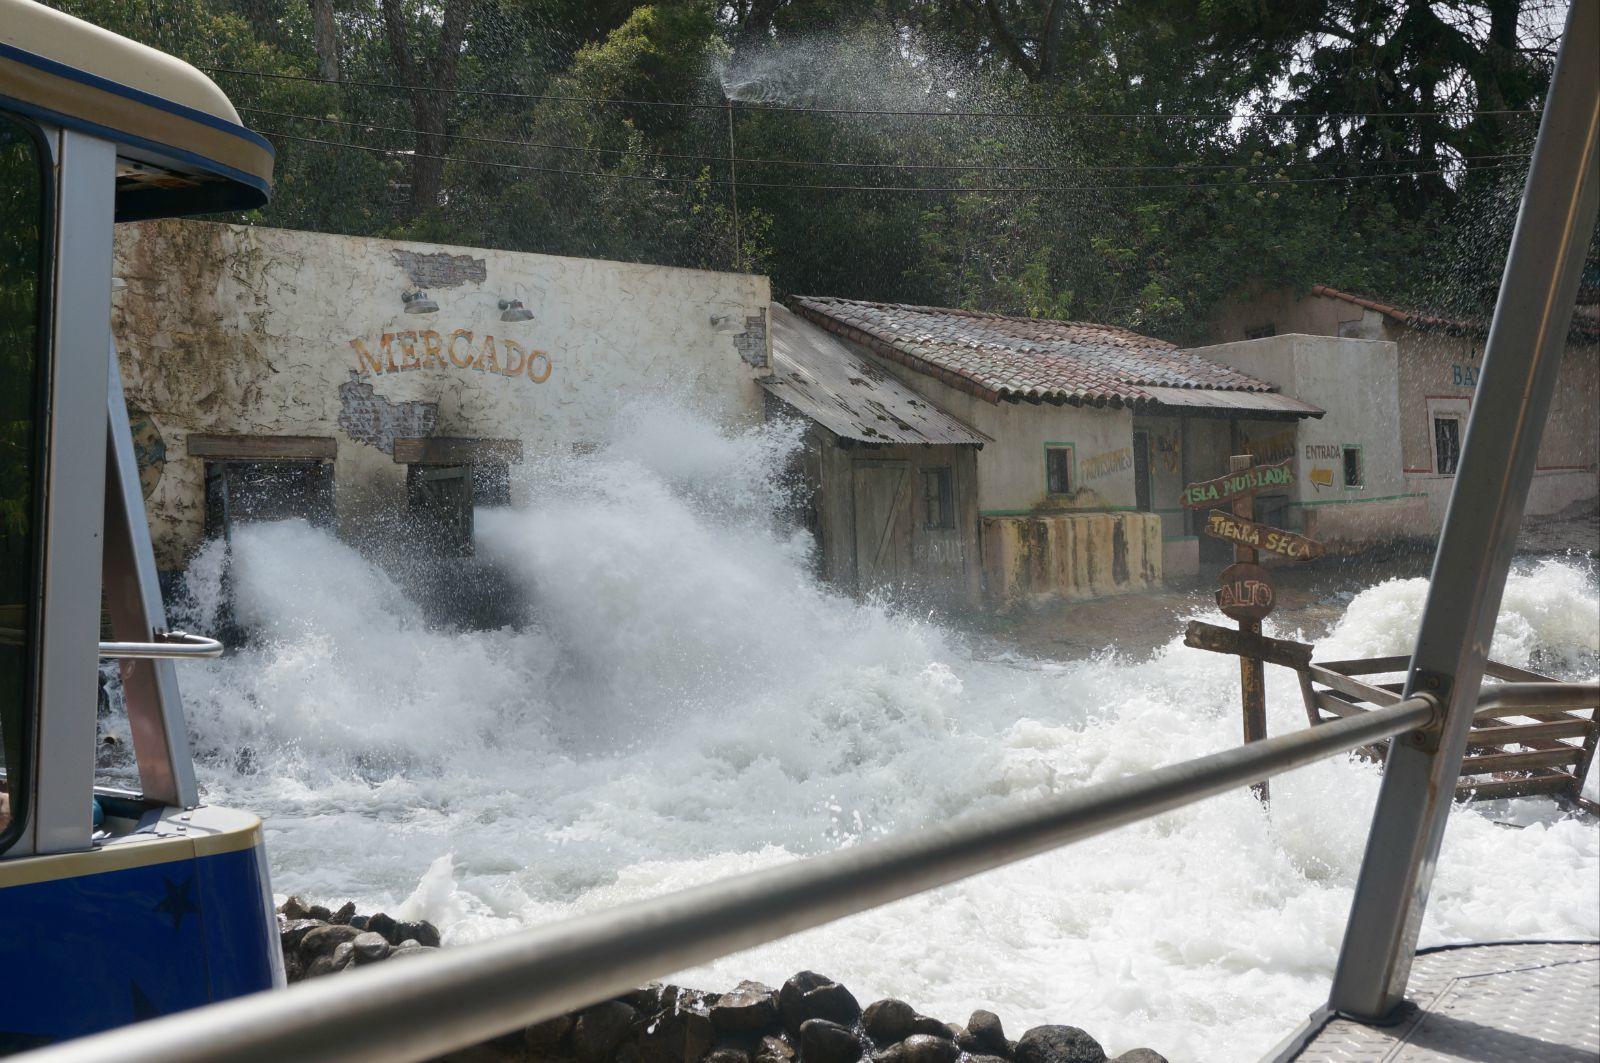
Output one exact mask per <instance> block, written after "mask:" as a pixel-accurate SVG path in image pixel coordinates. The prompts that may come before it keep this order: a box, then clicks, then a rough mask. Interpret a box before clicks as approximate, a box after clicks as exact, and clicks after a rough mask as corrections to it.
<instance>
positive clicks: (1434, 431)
mask: <svg viewBox="0 0 1600 1063" xmlns="http://www.w3.org/2000/svg"><path fill="white" fill-rule="evenodd" d="M1465 420H1466V418H1465V417H1463V416H1462V415H1461V414H1460V413H1457V412H1456V411H1454V410H1429V411H1428V446H1429V447H1430V448H1431V449H1432V450H1433V471H1434V474H1435V475H1437V476H1454V475H1455V474H1456V472H1457V470H1459V469H1460V468H1461V447H1462V445H1463V444H1464V443H1465V442H1466V440H1465V438H1464V437H1465V436H1466V430H1465V428H1464V427H1463V425H1462V422H1463V421H1465ZM1440 421H1453V422H1455V426H1456V448H1455V454H1453V455H1452V458H1453V460H1452V462H1451V464H1450V468H1448V469H1445V468H1442V467H1441V466H1442V465H1443V464H1444V463H1443V462H1442V461H1441V460H1440V457H1439V422H1440Z"/></svg>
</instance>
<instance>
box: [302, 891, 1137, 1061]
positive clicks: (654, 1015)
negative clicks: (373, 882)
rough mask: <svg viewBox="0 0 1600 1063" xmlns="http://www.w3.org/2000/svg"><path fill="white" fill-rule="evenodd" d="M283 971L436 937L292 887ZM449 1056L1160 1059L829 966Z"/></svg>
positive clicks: (564, 1023)
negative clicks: (946, 1003) (876, 996)
mask: <svg viewBox="0 0 1600 1063" xmlns="http://www.w3.org/2000/svg"><path fill="white" fill-rule="evenodd" d="M278 911H279V921H278V926H279V933H280V936H281V940H282V942H283V956H284V967H285V969H286V970H287V971H288V974H289V981H291V982H298V981H302V980H304V979H307V978H315V977H320V976H322V975H326V974H333V973H335V972H337V971H341V970H344V969H345V968H347V967H358V966H363V965H366V964H369V963H378V962H381V961H387V960H391V959H394V958H397V957H401V956H414V955H421V954H423V953H426V952H428V951H430V950H432V949H435V948H438V947H439V932H438V930H437V929H436V928H434V926H433V925H432V924H430V923H425V922H414V923H407V922H398V921H396V920H395V919H393V918H391V917H390V916H388V915H385V914H383V913H381V912H380V913H378V914H375V915H370V916H362V915H357V914H356V912H355V906H354V905H350V904H347V905H345V906H344V907H343V908H340V909H338V910H337V911H332V910H330V909H328V908H324V907H321V906H317V905H309V906H308V905H306V904H305V903H304V902H302V901H300V900H299V899H298V898H295V897H291V898H289V900H288V901H287V902H285V904H284V906H283V907H282V908H280V909H279V910H278ZM445 1058H446V1059H447V1060H449V1061H450V1063H1166V1060H1165V1059H1164V1058H1163V1057H1162V1056H1160V1055H1158V1054H1157V1053H1156V1052H1154V1051H1152V1050H1151V1049H1148V1048H1136V1049H1134V1050H1132V1051H1130V1052H1126V1053H1124V1054H1123V1055H1120V1056H1117V1057H1114V1058H1113V1057H1110V1056H1107V1055H1106V1053H1105V1050H1104V1049H1102V1048H1101V1047H1100V1043H1099V1042H1098V1041H1096V1040H1095V1039H1094V1038H1093V1037H1091V1036H1090V1035H1089V1034H1088V1033H1086V1032H1085V1031H1083V1030H1080V1029H1078V1028H1077V1027H1076V1026H1036V1027H1034V1028H1033V1029H1031V1030H1027V1031H1025V1032H1024V1033H1023V1034H1022V1036H1021V1037H1019V1038H1018V1039H1017V1040H1015V1041H1013V1040H1010V1039H1009V1038H1008V1037H1007V1036H1006V1032H1005V1029H1004V1027H1002V1025H1001V1023H1000V1018H999V1016H997V1015H996V1014H994V1012H992V1011H983V1010H979V1011H974V1012H973V1013H972V1014H971V1015H970V1016H969V1017H968V1018H967V1021H966V1023H965V1024H961V1023H950V1022H943V1021H941V1020H939V1019H936V1018H934V1017H932V1016H929V1015H924V1014H922V1013H921V1012H919V1011H917V1009H916V1008H914V1007H913V1006H912V1005H910V1004H908V1003H906V1002H905V1001H903V1000H894V999H887V1000H878V1001H874V1002H872V1003H870V1004H868V1005H867V1006H866V1007H862V1005H861V1003H860V1001H859V1000H857V998H856V996H855V994H853V993H851V992H850V990H849V989H847V988H846V987H845V986H843V985H841V984H839V983H838V982H836V981H834V980H833V979H831V978H829V977H827V976H826V975H822V974H818V973H816V972H815V971H801V972H800V973H798V974H796V975H795V976H794V977H793V978H790V979H789V980H788V981H786V982H784V983H783V985H782V986H779V987H778V988H776V989H774V988H772V987H771V986H766V985H762V984H761V983H760V982H740V983H739V984H738V985H737V986H735V987H734V988H733V989H732V990H730V991H728V992H726V993H705V992H701V991H699V990H695V989H684V988H681V987H679V986H672V985H649V986H645V987H643V988H642V989H635V990H633V991H631V992H628V993H624V994H623V995H621V996H619V997H617V998H616V999H614V1000H608V1001H603V1002H601V1003H599V1004H595V1005H592V1006H590V1007H587V1008H584V1009H583V1010H581V1011H577V1012H573V1013H572V1014H570V1015H560V1016H557V1017H556V1018H554V1019H550V1020H548V1021H546V1022H542V1023H539V1024H537V1025H535V1026H529V1027H528V1028H526V1029H525V1030H522V1031H519V1032H517V1033H514V1034H508V1035H506V1036H504V1037H498V1038H495V1039H494V1040H492V1041H487V1042H485V1043H483V1044H481V1045H477V1046H475V1047H473V1048H469V1049H464V1050H462V1051H460V1052H456V1053H453V1054H451V1055H450V1056H448V1057H445Z"/></svg>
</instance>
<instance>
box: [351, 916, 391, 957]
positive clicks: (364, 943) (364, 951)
mask: <svg viewBox="0 0 1600 1063" xmlns="http://www.w3.org/2000/svg"><path fill="white" fill-rule="evenodd" d="M350 925H351V926H355V924H354V923H351V924H350ZM350 947H351V948H352V949H353V950H354V951H355V960H356V963H357V964H366V963H377V962H378V961H379V960H387V959H388V958H389V953H391V952H393V951H394V946H392V945H390V944H389V942H388V941H386V940H385V939H384V936H383V935H382V934H374V933H373V932H372V931H370V930H363V931H361V933H359V934H357V935H356V936H355V937H353V938H351V939H350Z"/></svg>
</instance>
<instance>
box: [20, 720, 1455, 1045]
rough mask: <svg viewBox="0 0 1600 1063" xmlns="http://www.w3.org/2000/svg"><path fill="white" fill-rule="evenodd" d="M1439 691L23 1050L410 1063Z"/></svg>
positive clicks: (1304, 749)
mask: <svg viewBox="0 0 1600 1063" xmlns="http://www.w3.org/2000/svg"><path fill="white" fill-rule="evenodd" d="M1440 722H1441V716H1440V710H1439V703H1438V701H1437V700H1436V699H1435V698H1433V697H1432V696H1431V695H1427V694H1423V695H1419V696H1417V697H1412V698H1407V699H1405V700H1403V701H1400V702H1397V703H1395V704H1393V705H1387V706H1384V707H1383V708H1379V709H1375V710H1373V711H1372V712H1368V713H1363V714H1361V715H1359V716H1350V717H1346V718H1344V719H1339V720H1334V721H1331V722H1329V723H1325V724H1322V725H1320V726H1317V727H1313V728H1308V729H1306V730H1303V731H1297V732H1294V733H1292V734H1286V735H1280V736H1278V737H1276V738H1269V739H1265V740H1263V741H1260V742H1253V743H1251V744H1249V745H1245V746H1239V747H1235V748H1232V749H1227V750H1224V751H1222V752H1220V753H1213V754H1210V755H1209V756H1204V757H1199V758H1197V759H1195V760H1189V761H1184V762H1182V763H1178V764H1171V765H1167V766H1165V767H1160V768H1156V769H1154V770H1152V771H1148V772H1145V773H1143V774H1140V775H1132V776H1126V777H1124V778H1120V779H1114V780H1111V781H1109V782H1102V783H1097V784H1095V785H1092V786H1086V787H1083V788H1082V789H1079V790H1075V791H1073V792H1071V793H1067V794H1062V795H1059V796H1056V797H1050V798H1045V799H1043V800H1039V801H1034V802H1030V803H1029V804H1028V805H1026V806H1024V807H1022V808H1019V809H1018V808H1014V809H1004V810H998V811H994V812H988V813H983V814H979V815H973V816H968V817H964V818H962V819H960V820H958V821H956V822H953V823H948V824H941V825H939V826H935V827H930V828H927V829H925V830H922V831H919V832H917V833H915V834H910V835H905V836H902V837H896V838H889V839H886V840H884V841H879V842H873V843H869V844H866V845H861V846H857V847H855V848H851V849H841V850H837V851H835V852H831V853H827V854H824V855H822V856H815V857H811V858H809V859H806V860H801V861H798V862H796V863H792V864H785V865H783V866H781V867H775V868H770V869H768V870H765V871H757V872H754V873H752V874H747V875H738V876H734V877H731V878H725V879H721V880H718V881H716V882H712V883H709V884H707V885H704V886H698V887H695V888H693V889H688V890H682V891H680V892H677V893H671V894H668V895H666V896H664V897H657V898H654V899H652V900H647V901H641V902H639V903H636V904H630V905H625V906H622V907H619V908H613V909H611V910H609V911H605V912H599V913H596V914H594V915H589V916H584V917H581V918H578V919H570V920H566V921H563V922H560V923H555V924H553V925H550V926H545V927H538V928H535V929H532V930H525V931H522V932H521V933H517V934H513V935H509V936H507V937H504V938H499V939H497V940H493V941H487V942H483V943H480V944H475V945H466V946H462V947H459V948H451V949H445V950H441V951H440V952H438V953H436V954H434V955H431V956H428V957H425V958H417V959H413V960H407V961H406V962H404V963H385V964H378V965H375V966H370V967H363V968H361V969H359V970H354V971H349V972H346V973H342V974H340V975H339V976H338V977H337V978H328V979H318V980H316V981H315V982H302V983H299V984H296V985H293V986H290V987H289V988H288V989H286V990H280V991H269V992H264V993H257V994H253V995H251V996H247V997H241V998H238V999H236V1000H232V1001H228V1002H226V1003H222V1004H216V1005H213V1006H210V1007H206V1008H200V1009H197V1010H194V1011H189V1012H184V1013H182V1014H179V1015H173V1016H169V1017H167V1018H161V1019H154V1020H151V1021H149V1022H144V1023H139V1024H136V1025H134V1026H131V1027H126V1028H124V1029H120V1030H114V1031H110V1032H107V1033H103V1034H97V1035H95V1036H92V1037H86V1038H83V1039H81V1040H76V1041H69V1042H67V1043H65V1044H63V1045H60V1046H57V1047H54V1048H48V1049H44V1050H42V1051H40V1052H37V1053H34V1054H31V1055H27V1056H25V1057H18V1058H19V1059H24V1058H25V1059H27V1060H34V1061H37V1063H51V1061H53V1063H62V1061H67V1060H71V1061H75V1063H113V1061H115V1063H211V1061H215V1060H219V1059H227V1060H236V1061H261V1063H269V1061H270V1063H278V1061H280V1060H285V1059H292V1060H296V1061H299V1063H316V1061H319V1060H327V1061H329V1063H332V1061H335V1060H338V1061H342V1063H349V1061H353V1060H368V1061H374V1063H378V1061H387V1063H395V1061H410V1060H421V1059H428V1058H430V1057H433V1056H438V1055H442V1054H444V1053H446V1052H452V1051H456V1050H458V1049H461V1048H465V1047H468V1046H470V1045H474V1044H477V1043H479V1042H482V1041H485V1040H487V1039H489V1038H491V1037H495V1036H498V1035H500V1034H503V1033H508V1032H510V1031H512V1030H515V1029H518V1028H520V1027H523V1026H527V1025H531V1024H533V1023H536V1022H542V1021H544V1020H546V1019H550V1018H554V1017H555V1016H557V1015H561V1014H564V1013H566V1012H569V1011H572V1010H574V1009H577V1008H581V1007H584V1006H587V1005H589V1004H593V1003H596V1002H597V1001H601V1000H606V999H608V998H610V997H613V996H616V995H617V994H620V993H623V992H626V991H627V990H629V989H632V988H634V987H635V986H638V985H641V984H643V983H645V982H647V981H649V980H651V979H653V978H661V977H664V976H666V975H668V974H671V973H672V972H674V971H678V970H682V969H684V968H686V967H691V966H694V965H695V964H699V963H705V962H708V961H710V960H713V959H716V958H718V957H720V956H726V955H728V954H729V953H733V952H738V951H740V950H741V949H747V948H751V947H753V946H755V945H760V944H763V943H765V942H768V941H772V940H774V939H776V938H780V937H784V936H786V935H789V934H793V933H796V932H798V931H801V930H805V929H808V928H810V927H814V926H818V925H821V924H822V923H826V922H830V921H832V920H834V919H839V918H842V917H844V916H847V915H854V914H856V913H857V912H861V911H865V910H866V909H868V908H874V907H877V906H878V905H881V904H887V903H888V902H890V901H895V900H899V899H901V898H904V897H909V896H911V895H912V894H915V893H920V892H922V891H924V890H929V889H933V888H935V887H938V886H944V885H948V884H950V883H952V882H956V881H958V880H960V879H963V878H966V877H968V876H971V875H975V874H978V873H980V872H983V871H989V870H993V869H994V868H997V867H1001V866H1004V865H1006V864H1010V863H1014V862H1016V861H1018V860H1022V859H1025V858H1027V857H1030V856H1037V855H1039V854H1040V853H1044V852H1048V851H1049V850H1051V849H1055V848H1057V847H1060V846H1063V845H1066V844H1069V843H1071V842H1075V841H1081V840H1083V839H1085V838H1090V837H1093V836H1095V835H1097V834H1103V833H1105V832H1106V831H1109V830H1113V829H1115V828H1117V827H1121V826H1125V825H1127V824H1129V823H1134V822H1136V821H1138V820H1141V819H1147V818H1149V817H1150V816H1154V815H1158V814H1160V813H1162V812H1167V811H1170V810H1172V809H1175V808H1179V807H1182V806H1184V805H1187V804H1190V803H1192V802H1195V801H1198V800H1200V799H1202V798H1205V797H1211V796H1214V795H1216V794H1219V793H1222V792H1223V791H1225V790H1229V789H1232V788H1234V787H1238V786H1243V785H1246V784H1249V783H1253V782H1257V781H1259V780H1261V779H1263V778H1266V777H1268V776H1271V775H1276V774H1278V773H1280V772H1284V771H1288V770H1290V769H1292V768H1298V767H1302V766H1304V765H1306V764H1310V763H1312V762H1314V761H1317V760H1320V759H1322V758H1323V757H1326V756H1330V755H1333V754H1337V753H1342V752H1346V751H1348V750H1351V749H1354V748H1356V747H1358V746H1363V745H1367V744H1369V743H1372V742H1377V741H1381V740H1382V739H1385V738H1392V737H1394V736H1395V735H1399V734H1404V733H1406V732H1413V731H1423V732H1425V731H1429V730H1433V729H1436V728H1437V727H1438V726H1439V725H1440Z"/></svg>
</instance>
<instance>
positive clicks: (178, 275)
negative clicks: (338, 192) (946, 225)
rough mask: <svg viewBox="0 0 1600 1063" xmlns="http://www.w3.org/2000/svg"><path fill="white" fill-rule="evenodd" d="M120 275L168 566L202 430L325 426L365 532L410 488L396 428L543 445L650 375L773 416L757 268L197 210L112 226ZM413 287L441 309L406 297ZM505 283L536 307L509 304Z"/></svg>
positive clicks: (194, 506) (181, 533)
mask: <svg viewBox="0 0 1600 1063" xmlns="http://www.w3.org/2000/svg"><path fill="white" fill-rule="evenodd" d="M115 275H116V277H117V278H118V279H119V281H120V282H121V284H120V285H119V289H118V291H117V293H116V296H115V299H114V308H113V325H114V331H115V335H116V340H117V345H118V351H119V353H120V360H121V365H122V373H123V383H124V387H125V390H126V393H127V396H128V402H129V406H130V408H131V410H132V412H133V416H134V418H135V421H136V433H137V432H141V431H142V432H143V435H142V436H140V452H141V460H142V463H143V464H144V465H145V466H146V467H145V469H144V472H145V480H146V485H147V491H148V497H147V499H146V505H147V508H148V510H149V513H150V517H151V525H152V532H153V535H154V538H155V543H156V549H157V553H158V557H159V560H160V563H161V564H162V566H163V567H166V568H172V567H178V566H181V565H182V564H183V563H184V561H185V560H186V558H187V556H188V555H189V554H190V553H191V552H192V551H193V550H194V548H195V547H196V546H198V545H199V543H200V541H201V538H202V534H203V526H204V484H203V476H204V463H203V461H202V460H201V459H199V458H196V457H193V456H190V455H189V454H188V452H187V447H186V441H187V439H188V437H189V436H190V435H191V434H196V433H202V434H221V435H241V434H243V435H254V434H259V435H267V436H287V435H304V436H320V437H331V438H332V439H333V440H334V441H335V442H336V444H337V452H336V456H335V458H334V476H335V501H336V509H337V517H338V526H339V530H340V533H341V534H342V535H343V536H345V537H346V538H349V539H351V540H352V541H355V542H357V543H358V544H359V543H362V542H363V540H365V539H370V538H372V537H376V536H382V535H385V534H390V533H391V532H392V531H393V522H392V517H393V515H394V514H395V513H397V512H399V511H400V510H401V509H402V508H403V505H404V501H405V491H406V488H405V466H403V465H400V464H397V463H396V462H395V460H394V454H393V441H394V439H396V438H405V437H409V436H445V437H465V438H495V439H514V440H520V441H522V443H523V445H524V453H525V454H526V455H527V458H528V460H534V459H535V458H536V457H537V455H538V454H539V453H541V452H546V451H550V450H554V449H560V450H562V451H565V450H568V449H570V448H571V447H573V446H575V445H581V444H584V443H590V442H595V441H598V440H600V439H602V438H603V435H604V433H605V432H606V430H607V426H608V425H609V424H610V422H611V420H612V418H613V416H614V415H615V413H616V412H617V411H618V410H619V409H620V408H621V407H622V406H623V405H624V404H625V403H627V402H628V401H630V400H631V399H634V398H637V397H641V396H653V395H661V394H663V393H666V394H681V395H683V396H685V397H687V398H690V399H692V401H694V402H695V403H696V404H697V405H698V406H699V407H700V408H702V409H704V410H705V411H706V412H707V413H708V414H710V415H711V416H713V417H715V418H717V419H718V420H721V421H723V422H726V423H744V422H756V421H759V420H760V419H761V416H762V392H761V389H760V387H759V385H758V384H757V380H758V379H759V378H760V377H761V376H764V375H765V374H766V373H767V372H768V371H769V370H768V369H767V365H768V363H769V358H768V346H767V336H766V312H767V305H768V301H769V299H770V288H769V285H768V282H767V280H766V278H764V277H757V276H748V275H740V274H727V273H712V272H704V271H698V270H686V269H672V268H667V267H661V266H648V265H637V264H632V263H623V262H604V261H596V260H588V259H573V258H560V257H555V256H549V255H530V254H518V253H513V252H505V251H491V250H479V249H467V248H454V247H441V246H438V245H430V244H420V243H410V242H401V241H391V240H378V239H366V238H359V237H347V236H337V235H331V234H325V233H308V232H294V231H289V230H281V229H268V228H260V227H248V226H235V225H220V224H212V223H201V222H192V221H163V222H151V223H142V224H136V225H125V226H120V227H119V228H118V232H117V239H116V260H115ZM417 288H423V289H426V291H427V292H428V294H429V295H430V296H431V297H432V299H433V300H434V301H435V302H436V303H437V304H438V310H437V312H434V313H428V314H407V313H405V311H404V305H403V303H402V300H401V296H402V293H404V292H406V291H408V290H411V289H417ZM502 299H520V300H521V301H522V302H523V303H524V304H525V306H526V307H527V309H528V310H529V311H531V312H532V315H533V316H532V319H531V320H527V321H504V320H502V317H501V309H500V306H499V303H500V300H502ZM141 426H142V427H141ZM514 479H515V478H514Z"/></svg>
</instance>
